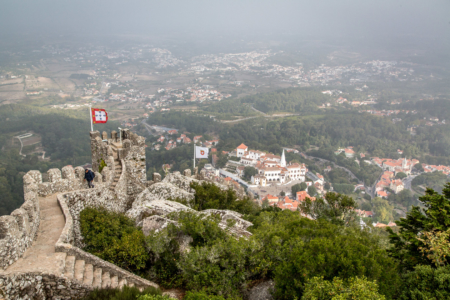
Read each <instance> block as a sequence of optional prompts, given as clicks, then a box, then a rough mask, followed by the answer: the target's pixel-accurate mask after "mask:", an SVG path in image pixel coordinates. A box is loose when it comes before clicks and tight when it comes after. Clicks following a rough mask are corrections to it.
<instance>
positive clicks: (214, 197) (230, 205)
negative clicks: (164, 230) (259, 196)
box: [175, 182, 260, 215]
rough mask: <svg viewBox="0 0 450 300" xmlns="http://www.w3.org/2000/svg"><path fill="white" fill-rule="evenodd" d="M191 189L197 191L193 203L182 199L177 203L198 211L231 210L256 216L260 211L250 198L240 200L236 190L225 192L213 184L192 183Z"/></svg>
mask: <svg viewBox="0 0 450 300" xmlns="http://www.w3.org/2000/svg"><path fill="white" fill-rule="evenodd" d="M191 188H192V189H194V190H195V196H194V199H193V200H191V202H189V203H187V202H186V200H182V199H175V201H178V202H181V203H183V204H185V205H188V206H190V207H192V208H193V209H195V210H198V211H201V210H205V209H229V210H234V211H237V212H239V213H241V214H246V215H248V214H254V213H256V212H257V211H259V209H260V208H259V206H258V205H257V204H256V203H255V202H254V201H252V200H251V199H250V198H248V197H245V198H243V199H240V200H239V199H238V198H237V195H236V192H235V191H234V190H232V189H228V190H226V191H223V190H221V189H220V188H219V187H218V186H217V185H215V184H213V183H208V182H203V183H202V184H199V183H197V182H192V183H191Z"/></svg>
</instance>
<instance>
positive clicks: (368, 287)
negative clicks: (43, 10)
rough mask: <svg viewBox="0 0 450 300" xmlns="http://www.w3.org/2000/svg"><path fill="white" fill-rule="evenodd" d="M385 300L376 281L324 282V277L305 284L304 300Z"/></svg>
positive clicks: (353, 279)
mask: <svg viewBox="0 0 450 300" xmlns="http://www.w3.org/2000/svg"><path fill="white" fill-rule="evenodd" d="M317 299H320V300H347V299H348V300H352V299H361V300H362V299H367V300H385V299H386V297H385V296H384V295H380V294H379V293H378V284H377V283H376V281H369V280H367V278H365V277H364V276H363V277H362V278H359V277H352V278H350V279H349V280H348V281H344V280H342V279H341V278H339V277H334V278H333V281H328V280H324V279H323V277H313V278H312V279H310V280H308V281H307V282H306V284H305V291H304V293H303V296H302V300H317Z"/></svg>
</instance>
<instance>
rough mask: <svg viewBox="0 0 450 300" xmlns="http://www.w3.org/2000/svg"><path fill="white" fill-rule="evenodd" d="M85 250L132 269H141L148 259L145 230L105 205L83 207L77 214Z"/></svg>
mask: <svg viewBox="0 0 450 300" xmlns="http://www.w3.org/2000/svg"><path fill="white" fill-rule="evenodd" d="M80 229H81V234H82V236H83V238H84V240H83V242H84V243H85V245H86V246H85V247H84V250H85V251H87V252H90V253H92V254H94V255H96V256H98V257H100V258H102V259H104V260H106V261H109V262H111V263H113V264H116V265H118V266H119V267H121V268H125V269H128V270H132V271H137V270H140V269H143V268H144V267H145V265H146V263H147V261H148V259H149V256H148V253H147V250H146V248H145V239H144V234H143V233H142V231H141V230H140V228H138V227H136V226H135V225H134V222H133V220H131V219H129V218H127V217H126V216H125V215H124V214H119V213H114V212H108V211H107V210H106V209H104V208H89V207H88V208H85V209H84V210H83V211H82V212H81V214H80Z"/></svg>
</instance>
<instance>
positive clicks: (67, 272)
mask: <svg viewBox="0 0 450 300" xmlns="http://www.w3.org/2000/svg"><path fill="white" fill-rule="evenodd" d="M75 260H76V259H75V256H67V257H66V265H65V268H64V276H66V277H67V278H68V279H73V276H74V275H75Z"/></svg>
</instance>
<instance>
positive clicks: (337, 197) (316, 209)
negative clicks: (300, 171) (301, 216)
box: [300, 192, 356, 225]
mask: <svg viewBox="0 0 450 300" xmlns="http://www.w3.org/2000/svg"><path fill="white" fill-rule="evenodd" d="M354 207H356V202H355V200H353V198H352V197H349V196H346V195H342V194H337V193H333V192H328V193H326V194H325V199H323V198H318V199H316V200H315V201H312V200H311V199H309V198H307V199H306V200H305V201H303V202H302V203H301V204H300V210H301V211H302V212H303V213H305V214H309V215H310V216H312V217H313V218H314V219H325V220H328V221H330V222H331V223H334V224H339V225H343V224H348V223H349V222H350V221H354V219H355V215H354V212H353V209H354Z"/></svg>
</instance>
